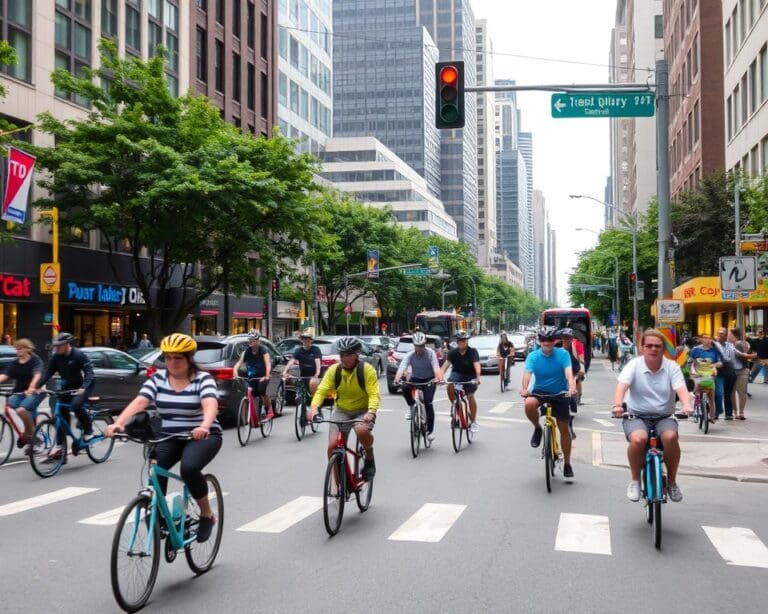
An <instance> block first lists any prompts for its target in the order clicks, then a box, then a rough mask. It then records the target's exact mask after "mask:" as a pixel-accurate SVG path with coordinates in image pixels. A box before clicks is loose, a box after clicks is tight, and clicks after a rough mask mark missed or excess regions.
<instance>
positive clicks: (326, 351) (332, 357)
mask: <svg viewBox="0 0 768 614" xmlns="http://www.w3.org/2000/svg"><path fill="white" fill-rule="evenodd" d="M343 338H344V335H322V336H320V337H315V341H314V344H315V345H316V346H317V347H319V348H320V353H321V354H322V355H323V357H322V358H321V359H320V365H321V367H322V369H321V371H320V374H321V375H322V374H324V373H325V372H326V370H327V369H328V367H330V366H331V365H334V364H336V363H337V362H339V348H338V346H337V343H338V341H339V339H343ZM357 338H358V339H360V338H359V337H357ZM360 343H361V344H362V349H361V350H360V358H362V360H363V361H364V362H367V363H368V364H369V365H371V366H372V367H373V368H374V369H376V375H377V376H378V377H381V374H382V373H384V361H385V358H384V355H383V354H381V353H380V352H377V351H376V350H375V349H374V348H373V346H371V345H369V344H367V343H366V342H365V341H363V340H362V339H360Z"/></svg>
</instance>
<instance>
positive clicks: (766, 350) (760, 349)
mask: <svg viewBox="0 0 768 614" xmlns="http://www.w3.org/2000/svg"><path fill="white" fill-rule="evenodd" d="M749 346H750V349H751V350H752V352H754V353H755V354H757V356H756V357H755V358H754V365H753V366H752V372H751V373H750V374H749V381H750V382H754V381H755V380H756V379H757V376H758V375H760V372H761V371H762V372H763V384H768V337H766V336H765V330H764V329H763V327H762V326H761V327H760V328H758V329H757V338H755V339H752V340H751V341H750V343H749Z"/></svg>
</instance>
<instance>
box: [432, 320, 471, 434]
mask: <svg viewBox="0 0 768 614" xmlns="http://www.w3.org/2000/svg"><path fill="white" fill-rule="evenodd" d="M454 339H456V347H455V348H453V349H451V351H450V352H448V356H447V357H446V359H445V362H444V363H443V368H442V370H441V371H440V379H445V372H446V371H447V370H448V367H451V374H450V376H448V398H449V399H450V400H451V403H453V402H454V400H455V399H456V392H455V390H454V389H453V384H452V383H451V382H468V381H470V380H474V382H475V383H474V384H464V392H466V393H467V400H468V401H469V415H470V417H471V418H472V426H471V427H470V428H471V429H472V432H473V433H476V432H477V429H478V426H479V425H478V424H477V401H476V400H475V390H477V387H478V386H479V385H480V355H479V354H478V353H477V350H476V349H475V348H473V347H470V346H469V335H468V334H467V331H465V330H459V331H456V334H455V335H454Z"/></svg>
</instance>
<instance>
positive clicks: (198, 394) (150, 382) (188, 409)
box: [139, 369, 221, 433]
mask: <svg viewBox="0 0 768 614" xmlns="http://www.w3.org/2000/svg"><path fill="white" fill-rule="evenodd" d="M139 394H140V395H141V396H143V397H145V398H147V399H149V400H150V402H152V403H153V404H154V405H155V407H157V413H158V414H159V415H160V417H161V418H162V420H163V423H162V427H161V428H162V430H163V432H164V433H186V432H188V431H191V430H192V429H193V428H196V427H198V426H200V424H201V423H202V422H203V408H202V406H201V402H202V400H203V399H207V398H213V399H218V391H217V389H216V382H215V381H214V379H213V377H212V376H211V374H210V373H206V372H205V371H200V372H198V373H197V375H195V377H194V378H193V379H192V381H191V382H190V383H189V384H187V386H186V387H185V388H184V390H181V391H179V392H176V391H175V390H174V389H173V388H171V386H170V384H169V382H168V372H167V371H166V370H165V369H161V370H159V371H157V373H155V374H154V375H153V376H152V377H150V378H148V379H147V381H146V382H144V385H143V386H142V387H141V390H139ZM220 430H221V425H220V424H219V421H218V420H214V421H213V424H211V431H220Z"/></svg>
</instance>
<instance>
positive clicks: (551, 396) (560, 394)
mask: <svg viewBox="0 0 768 614" xmlns="http://www.w3.org/2000/svg"><path fill="white" fill-rule="evenodd" d="M523 396H526V397H535V398H537V399H540V400H542V401H548V400H550V399H568V398H570V397H571V393H570V392H568V391H567V390H563V391H561V392H555V393H553V394H544V393H533V392H526V393H525V394H524V395H523Z"/></svg>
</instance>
